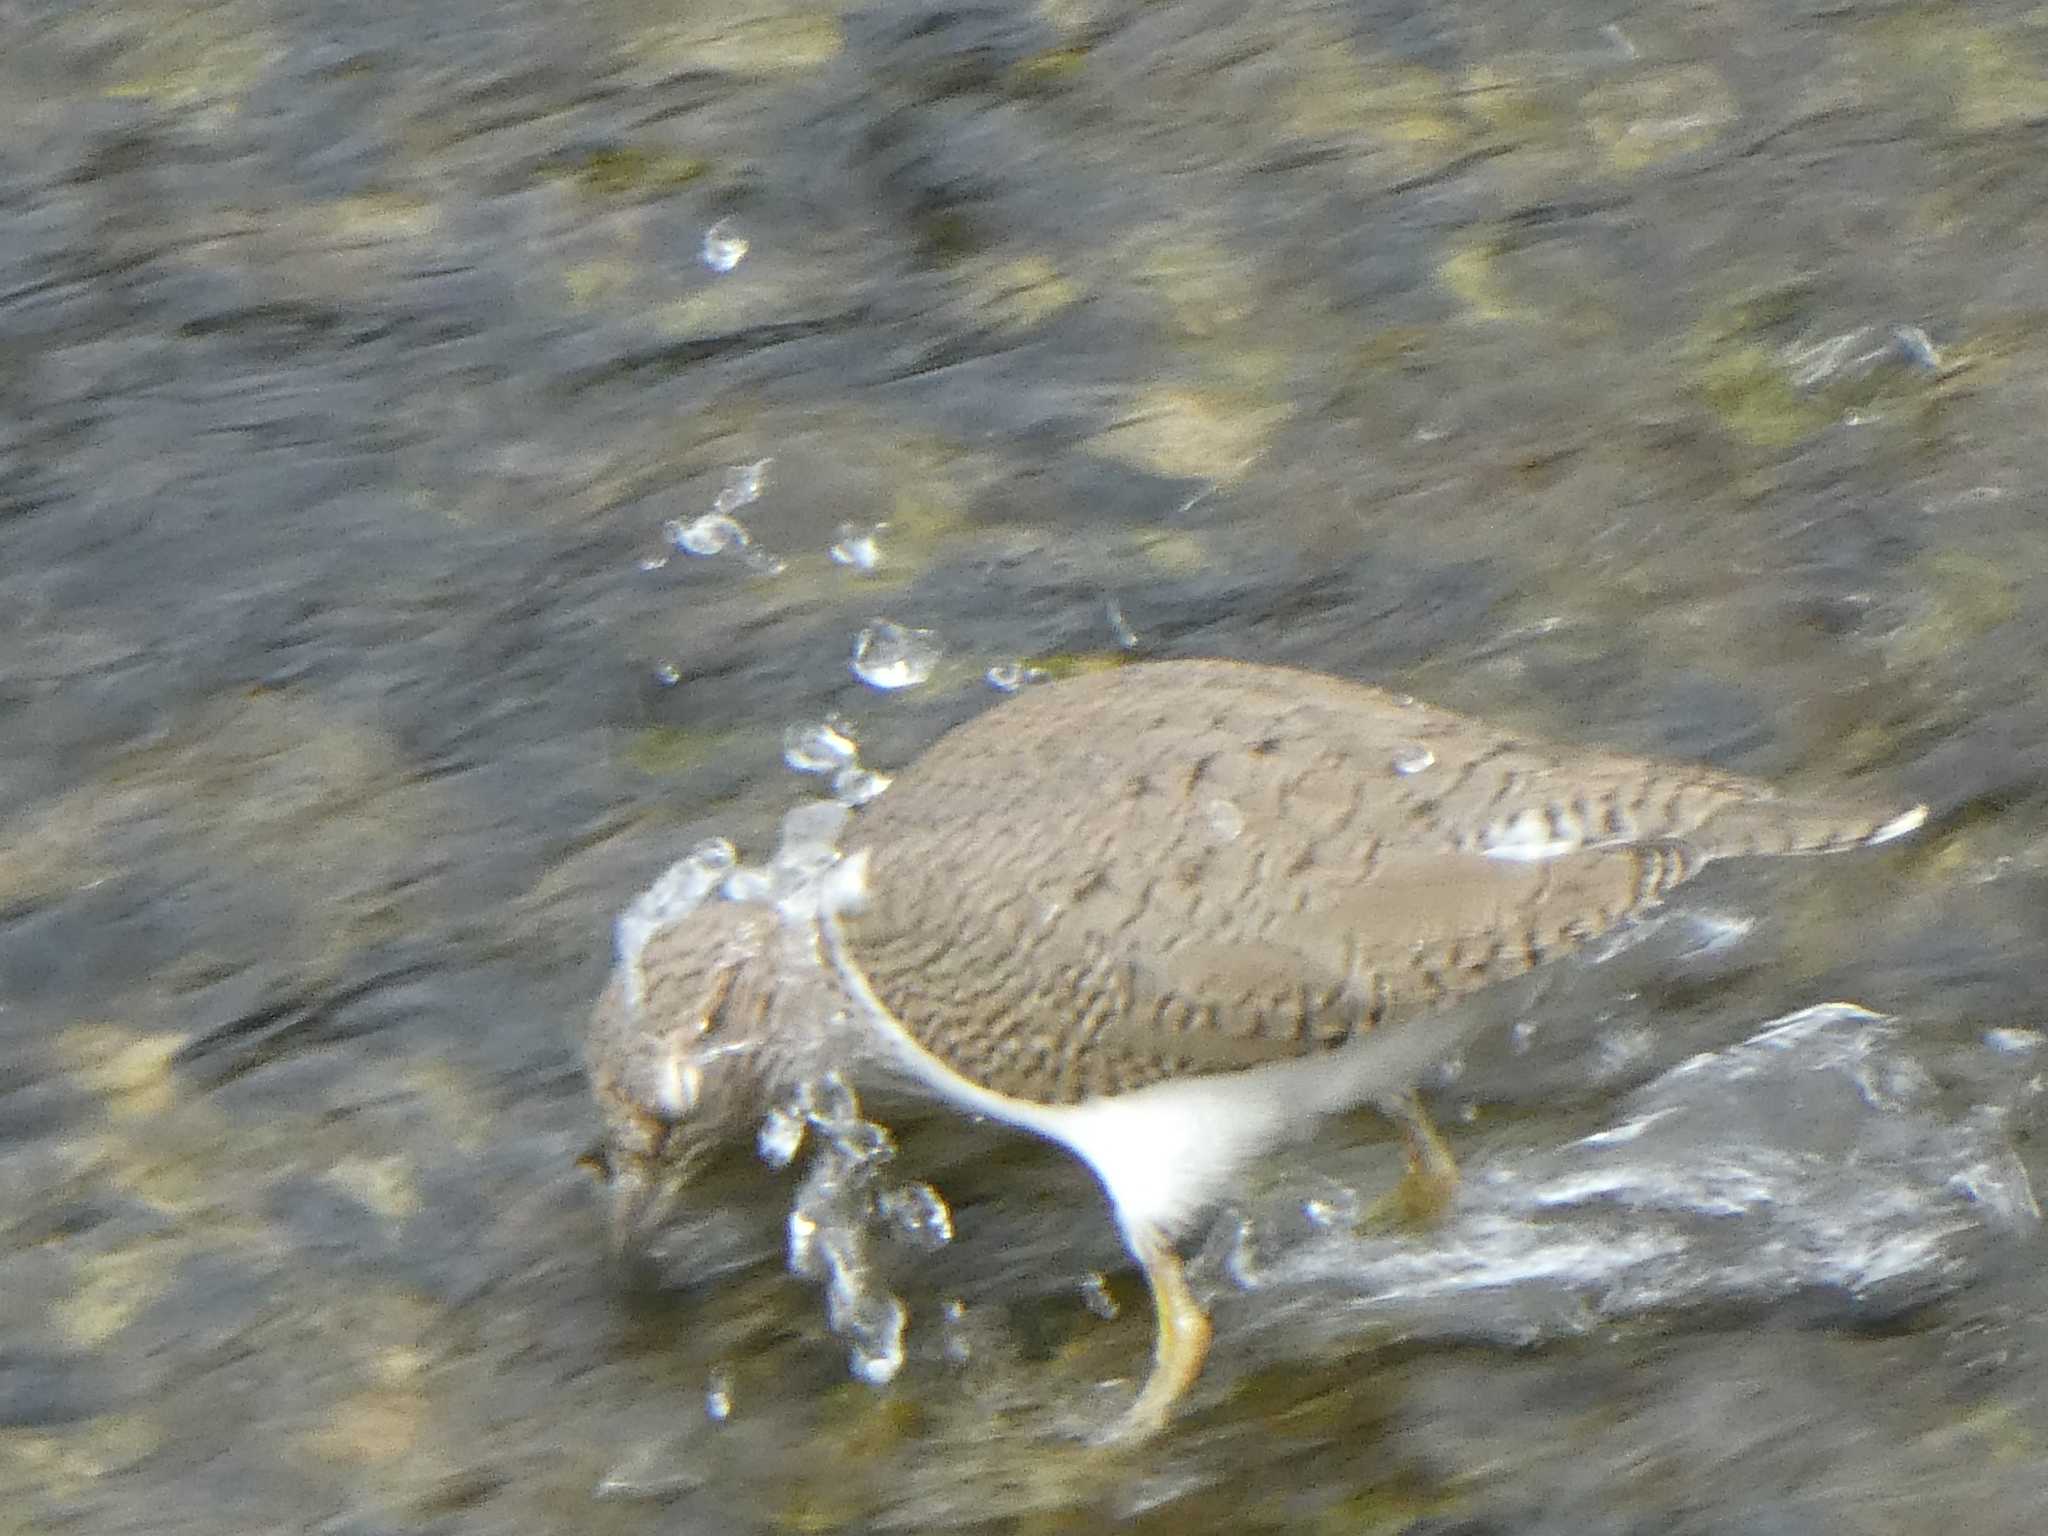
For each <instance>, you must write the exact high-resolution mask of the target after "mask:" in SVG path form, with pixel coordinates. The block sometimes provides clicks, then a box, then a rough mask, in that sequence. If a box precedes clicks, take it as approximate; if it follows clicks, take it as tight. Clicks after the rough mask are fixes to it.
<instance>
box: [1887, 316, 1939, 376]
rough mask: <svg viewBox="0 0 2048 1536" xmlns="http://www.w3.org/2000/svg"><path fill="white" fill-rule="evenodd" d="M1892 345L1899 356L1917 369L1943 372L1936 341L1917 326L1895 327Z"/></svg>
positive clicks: (1893, 328)
mask: <svg viewBox="0 0 2048 1536" xmlns="http://www.w3.org/2000/svg"><path fill="white" fill-rule="evenodd" d="M1892 345H1893V346H1894V347H1895V348H1896V349H1897V350H1898V354H1899V356H1901V357H1903V358H1904V359H1905V360H1906V361H1907V362H1909V363H1911V364H1912V365H1913V366H1914V367H1916V368H1924V369H1926V370H1927V371H1928V372H1929V373H1939V372H1941V349H1940V348H1939V347H1937V346H1935V344H1934V340H1933V338H1932V337H1930V336H1929V335H1928V334H1927V333H1926V332H1925V331H1923V330H1921V329H1920V327H1919V326H1917V325H1895V326H1893V327H1892Z"/></svg>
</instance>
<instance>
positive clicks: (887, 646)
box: [851, 619, 941, 693]
mask: <svg viewBox="0 0 2048 1536" xmlns="http://www.w3.org/2000/svg"><path fill="white" fill-rule="evenodd" d="M940 652H941V647H940V645H939V637H938V636H937V635H936V634H934V633H933V632H932V631H931V630H929V629H910V628H907V627H906V626H904V625H901V624H897V623H893V622H891V621H890V620H888V619H877V620H875V622H874V623H872V624H870V625H869V626H868V627H867V628H866V629H863V630H862V631H861V632H860V635H859V637H858V638H857V639H855V641H854V642H853V661H852V663H851V665H852V667H853V675H854V676H855V677H857V678H859V679H860V680H861V681H862V682H864V683H866V684H867V685H868V686H869V687H870V688H879V689H881V690H882V691H883V692H885V693H890V692H894V691H895V690H896V689H898V688H914V687H916V686H917V684H919V683H921V682H923V681H924V680H925V679H926V678H928V677H930V676H931V675H932V668H933V667H935V666H936V665H938V660H939V655H940Z"/></svg>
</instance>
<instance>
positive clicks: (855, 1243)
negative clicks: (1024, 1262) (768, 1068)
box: [783, 1072, 953, 1385]
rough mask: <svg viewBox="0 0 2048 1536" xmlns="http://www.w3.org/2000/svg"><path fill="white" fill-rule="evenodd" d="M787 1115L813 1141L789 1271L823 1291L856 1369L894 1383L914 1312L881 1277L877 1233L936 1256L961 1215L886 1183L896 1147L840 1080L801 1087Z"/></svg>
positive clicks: (933, 1197) (828, 1076) (922, 1193)
mask: <svg viewBox="0 0 2048 1536" xmlns="http://www.w3.org/2000/svg"><path fill="white" fill-rule="evenodd" d="M783 1113H784V1114H785V1116H787V1117H791V1118H797V1117H800V1120H801V1123H802V1124H804V1125H805V1126H808V1127H809V1129H810V1130H811V1131H812V1132H813V1133H814V1135H813V1139H812V1153H811V1159H810V1163H809V1165H808V1167H807V1168H806V1169H805V1172H804V1177H803V1180H802V1182H801V1183H800V1184H799V1185H798V1187H797V1191H796V1196H795V1198H794V1200H793V1201H792V1202H791V1205H790V1212H789V1224H788V1234H789V1250H788V1263H789V1268H790V1271H791V1273H793V1274H796V1275H800V1276H802V1277H803V1278H805V1279H808V1280H814V1281H818V1282H821V1283H822V1284H823V1286H824V1290H825V1320H826V1324H827V1326H828V1327H830V1328H831V1330H832V1331H833V1332H834V1333H835V1334H837V1335H838V1336H839V1337H840V1338H841V1339H843V1340H844V1341H845V1343H846V1347H847V1366H848V1369H849V1370H850V1371H851V1372H852V1373H853V1374H854V1375H855V1376H856V1377H858V1378H859V1379H860V1380H862V1381H865V1382H868V1383H870V1384H872V1385H881V1384H883V1383H886V1382H889V1381H892V1380H894V1379H895V1376H896V1373H897V1372H898V1371H899V1370H901V1369H902V1367H903V1358H904V1349H903V1339H904V1332H905V1329H906V1328H907V1326H908V1323H909V1310H908V1309H907V1308H906V1307H905V1306H904V1304H903V1301H902V1299H901V1298H900V1297H898V1296H896V1295H894V1294H893V1293H892V1292H890V1291H889V1290H888V1288H887V1287H886V1286H885V1285H884V1284H883V1283H882V1282H881V1281H880V1280H879V1278H878V1277H877V1275H876V1273H875V1267H874V1264H873V1262H872V1259H871V1256H870V1253H869V1241H868V1240H869V1236H870V1233H871V1232H873V1231H874V1230H876V1229H880V1230H882V1231H885V1232H887V1233H889V1234H890V1235H893V1236H895V1237H897V1238H898V1239H900V1240H902V1241H905V1242H907V1243H909V1244H911V1245H912V1246H914V1247H917V1248H920V1249H923V1250H927V1251H929V1250H931V1249H935V1248H938V1247H942V1246H944V1245H945V1244H946V1243H948V1242H950V1241H951V1240H952V1236H953V1216H952V1212H951V1211H950V1210H948V1209H947V1207H946V1203H945V1201H944V1200H942V1199H941V1198H940V1197H939V1195H938V1192H937V1191H936V1190H934V1189H933V1188H932V1187H931V1186H930V1185H928V1184H920V1183H894V1182H890V1181H888V1180H886V1179H884V1177H883V1170H884V1169H885V1168H886V1167H887V1166H888V1165H889V1164H890V1163H891V1162H892V1161H893V1160H894V1158H895V1155H896V1146H895V1141H894V1139H893V1138H892V1137H891V1136H890V1135H889V1132H888V1130H887V1128H886V1127H884V1126H881V1125H878V1124H876V1123H875V1122H873V1121H871V1120H868V1119H867V1118H865V1117H864V1116H863V1115H862V1114H861V1110H860V1102H859V1100H858V1099H857V1098H856V1097H855V1095H854V1091H853V1089H852V1088H851V1087H850V1086H849V1085H848V1084H847V1083H846V1081H845V1079H844V1078H843V1077H841V1076H840V1074H839V1073H837V1072H826V1073H823V1074H822V1075H820V1076H819V1077H817V1078H815V1079H812V1080H810V1081H808V1082H806V1083H804V1084H803V1085H801V1086H800V1087H799V1088H798V1089H797V1090H796V1091H795V1093H794V1094H793V1096H792V1099H791V1103H790V1104H789V1105H788V1106H787V1107H786V1108H785V1110H784V1111H783Z"/></svg>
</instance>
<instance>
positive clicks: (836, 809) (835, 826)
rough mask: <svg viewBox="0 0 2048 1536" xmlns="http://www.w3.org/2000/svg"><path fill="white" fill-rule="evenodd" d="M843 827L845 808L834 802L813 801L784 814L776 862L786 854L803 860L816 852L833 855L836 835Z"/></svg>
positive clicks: (835, 849) (835, 846) (835, 850)
mask: <svg viewBox="0 0 2048 1536" xmlns="http://www.w3.org/2000/svg"><path fill="white" fill-rule="evenodd" d="M845 827H846V807H845V806H844V805H842V804H841V803H840V802H839V801H837V800H812V801H810V802H809V803H807V804H804V805H799V806H797V807H795V808H794V809H792V810H789V811H786V812H784V813H783V817H782V845H781V847H779V848H777V849H776V851H775V858H776V862H778V863H780V862H781V860H782V859H783V857H784V856H785V855H789V856H791V857H794V858H797V859H799V860H806V861H807V860H808V859H809V857H810V856H811V855H812V854H813V853H816V852H824V853H829V854H833V855H836V854H837V853H838V851H839V850H838V846H837V845H838V841H839V834H840V833H841V832H842V831H843V830H845Z"/></svg>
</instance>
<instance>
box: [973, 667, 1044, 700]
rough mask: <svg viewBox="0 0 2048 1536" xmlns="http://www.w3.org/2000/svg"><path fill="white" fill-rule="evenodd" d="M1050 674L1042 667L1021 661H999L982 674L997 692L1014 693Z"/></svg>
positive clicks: (1042, 679)
mask: <svg viewBox="0 0 2048 1536" xmlns="http://www.w3.org/2000/svg"><path fill="white" fill-rule="evenodd" d="M1050 675H1051V674H1050V673H1048V672H1047V671H1046V670H1045V668H1043V667H1034V666H1031V665H1030V664H1029V663H1027V662H1022V661H999V662H997V663H996V664H995V665H994V666H992V667H990V668H989V669H988V671H987V672H986V673H984V674H983V676H985V677H986V678H987V679H988V685H989V687H991V688H993V689H995V691H996V692H998V693H1015V692H1017V690H1018V689H1020V688H1028V687H1030V686H1031V684H1033V683H1042V682H1044V681H1045V680H1046V678H1047V677H1049V676H1050Z"/></svg>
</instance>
